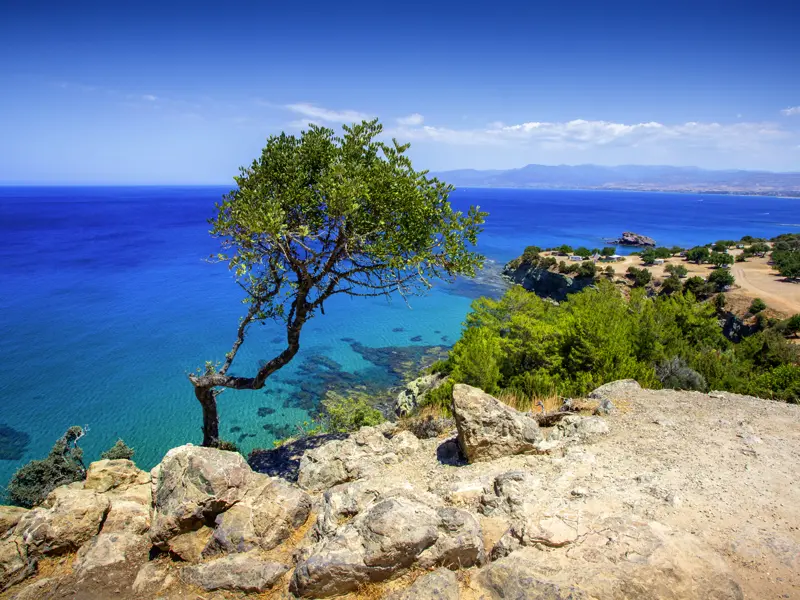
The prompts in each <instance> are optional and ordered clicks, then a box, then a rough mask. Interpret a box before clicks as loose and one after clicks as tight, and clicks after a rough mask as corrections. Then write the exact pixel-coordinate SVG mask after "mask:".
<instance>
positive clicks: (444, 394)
mask: <svg viewBox="0 0 800 600" xmlns="http://www.w3.org/2000/svg"><path fill="white" fill-rule="evenodd" d="M454 385H455V382H454V381H453V380H452V379H448V380H447V381H445V382H444V383H443V384H442V385H440V386H439V387H437V388H436V389H433V390H430V391H429V392H428V393H427V394H425V396H424V397H423V398H422V401H421V402H420V403H419V408H423V407H425V406H435V407H436V408H438V409H439V410H440V411H441V412H442V414H444V415H446V416H450V415H452V414H453V386H454Z"/></svg>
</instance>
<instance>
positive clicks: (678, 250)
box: [669, 246, 683, 256]
mask: <svg viewBox="0 0 800 600" xmlns="http://www.w3.org/2000/svg"><path fill="white" fill-rule="evenodd" d="M681 252H683V248H681V247H680V246H673V247H672V248H670V249H669V253H670V254H671V255H672V256H677V255H678V254H680V253H681Z"/></svg>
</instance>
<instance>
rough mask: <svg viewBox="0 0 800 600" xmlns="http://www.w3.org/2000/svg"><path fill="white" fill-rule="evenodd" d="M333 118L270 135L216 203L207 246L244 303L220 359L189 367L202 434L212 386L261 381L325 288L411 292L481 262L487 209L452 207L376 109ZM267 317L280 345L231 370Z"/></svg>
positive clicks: (209, 426) (444, 187) (206, 436)
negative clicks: (368, 115)
mask: <svg viewBox="0 0 800 600" xmlns="http://www.w3.org/2000/svg"><path fill="white" fill-rule="evenodd" d="M343 129H344V134H343V135H342V136H341V137H339V136H335V134H334V132H333V131H332V130H330V129H327V128H323V127H318V126H315V125H312V126H311V127H310V128H309V129H308V130H307V131H303V132H302V133H301V134H300V135H299V136H294V135H287V134H285V133H283V134H281V135H279V136H272V137H270V138H269V140H267V144H266V146H265V147H264V150H263V151H262V153H261V156H260V157H259V158H258V159H256V160H255V161H253V163H252V164H251V165H250V166H248V167H245V168H242V169H241V171H240V174H239V176H238V177H236V178H235V181H236V184H237V188H236V189H234V190H233V191H231V192H230V193H228V194H227V195H226V196H224V197H223V200H222V202H221V203H220V204H218V205H217V211H216V215H215V216H214V218H213V219H211V221H210V222H211V225H212V230H211V233H212V235H213V236H214V237H216V238H218V239H219V240H220V243H221V245H222V252H221V253H220V254H218V255H217V257H216V258H217V259H218V260H219V261H223V262H227V263H228V266H229V269H230V270H231V271H232V272H233V274H234V277H235V279H236V281H237V283H238V284H239V286H240V287H241V288H242V290H243V291H244V294H245V298H244V302H245V303H246V305H247V306H248V309H247V313H246V315H245V316H244V317H243V318H242V319H241V321H240V323H239V327H238V329H237V333H236V338H235V341H234V343H233V346H232V348H231V350H230V352H228V353H227V354H226V356H225V361H224V363H222V364H221V366H219V368H217V366H216V365H215V364H214V363H211V362H207V363H206V367H205V369H204V370H200V371H199V372H198V373H196V374H192V375H190V376H189V379H190V381H191V383H192V385H193V386H194V391H195V397H196V398H197V400H198V401H199V402H200V405H201V407H202V410H203V445H204V446H214V445H215V444H217V443H218V441H219V416H218V412H217V402H216V399H217V395H218V393H219V390H220V388H231V389H249V390H257V389H261V388H263V387H264V384H265V382H266V381H267V378H268V377H269V376H270V375H272V374H273V373H275V372H276V371H277V370H279V369H281V368H282V367H284V366H285V365H286V364H288V363H289V362H290V361H291V360H292V359H293V358H294V356H295V355H296V354H297V352H298V351H299V350H300V335H301V332H302V330H303V326H304V325H305V324H306V323H307V322H308V321H309V320H310V319H312V318H313V317H314V316H316V315H317V314H318V313H324V307H325V303H326V302H327V300H329V299H330V298H331V297H333V296H335V295H340V294H345V295H348V296H386V297H388V296H390V295H391V294H392V293H395V292H396V293H399V294H400V295H402V296H403V297H407V296H409V295H413V294H421V293H423V292H424V291H426V290H427V289H428V288H430V286H431V285H432V281H434V280H437V279H443V280H452V279H453V278H454V277H455V276H457V275H467V276H473V275H474V274H475V270H476V268H478V267H479V266H480V265H481V264H482V262H483V257H481V256H480V255H479V254H477V253H475V252H474V251H473V250H472V248H473V247H474V245H475V244H476V242H477V237H478V234H479V232H480V231H481V228H480V225H481V224H482V223H483V220H484V217H485V215H486V213H483V212H480V211H479V210H478V208H477V207H475V206H472V207H470V209H469V211H468V212H467V214H466V215H465V214H462V213H460V212H456V211H454V210H453V208H452V207H451V205H450V203H449V202H448V195H449V194H450V192H452V190H453V187H452V186H450V185H448V184H446V183H444V182H442V181H439V180H438V179H436V178H429V177H428V176H427V171H415V170H414V169H413V167H412V165H411V161H410V160H409V158H408V157H407V155H406V151H407V149H408V147H409V146H408V145H407V144H406V145H401V144H399V143H398V142H397V141H396V140H395V141H393V142H392V143H390V144H387V143H385V142H379V141H377V140H376V138H377V137H378V136H379V135H380V134H381V132H382V126H381V125H380V124H379V123H378V121H377V119H376V120H373V121H364V122H362V123H360V124H355V125H352V126H345V127H344V128H343ZM269 320H276V321H278V322H280V323H283V325H284V326H285V331H286V347H285V348H284V349H283V350H282V351H281V352H280V353H278V354H277V355H275V356H273V357H272V358H270V359H269V360H266V361H264V362H262V363H261V366H260V367H259V368H258V370H257V371H256V372H255V373H254V374H253V375H252V376H250V377H245V376H236V375H231V374H230V373H229V369H230V367H231V365H232V364H233V361H234V359H235V358H236V354H237V352H238V351H239V349H240V347H241V346H242V344H243V343H244V341H245V337H246V335H247V333H248V330H249V328H250V326H251V325H253V324H259V323H264V322H266V321H269Z"/></svg>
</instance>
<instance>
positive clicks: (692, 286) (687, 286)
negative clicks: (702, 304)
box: [683, 271, 727, 300]
mask: <svg viewBox="0 0 800 600" xmlns="http://www.w3.org/2000/svg"><path fill="white" fill-rule="evenodd" d="M718 272H723V273H727V271H714V273H718ZM714 273H712V275H713V274H714ZM683 291H684V293H686V292H691V294H692V295H693V296H694V297H695V298H697V299H698V300H703V299H704V298H708V297H709V296H710V295H711V294H712V293H713V291H714V286H713V285H712V284H709V283H707V282H706V281H705V280H704V279H703V278H702V277H698V276H696V275H695V276H694V277H689V279H687V280H686V282H685V283H684V284H683Z"/></svg>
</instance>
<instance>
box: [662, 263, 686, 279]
mask: <svg viewBox="0 0 800 600" xmlns="http://www.w3.org/2000/svg"><path fill="white" fill-rule="evenodd" d="M664 271H666V272H667V273H669V274H671V275H675V276H676V277H680V278H681V279H682V278H684V277H686V276H687V275H688V274H689V269H687V268H686V267H685V266H683V265H676V264H674V263H669V264H668V265H667V266H665V267H664Z"/></svg>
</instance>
